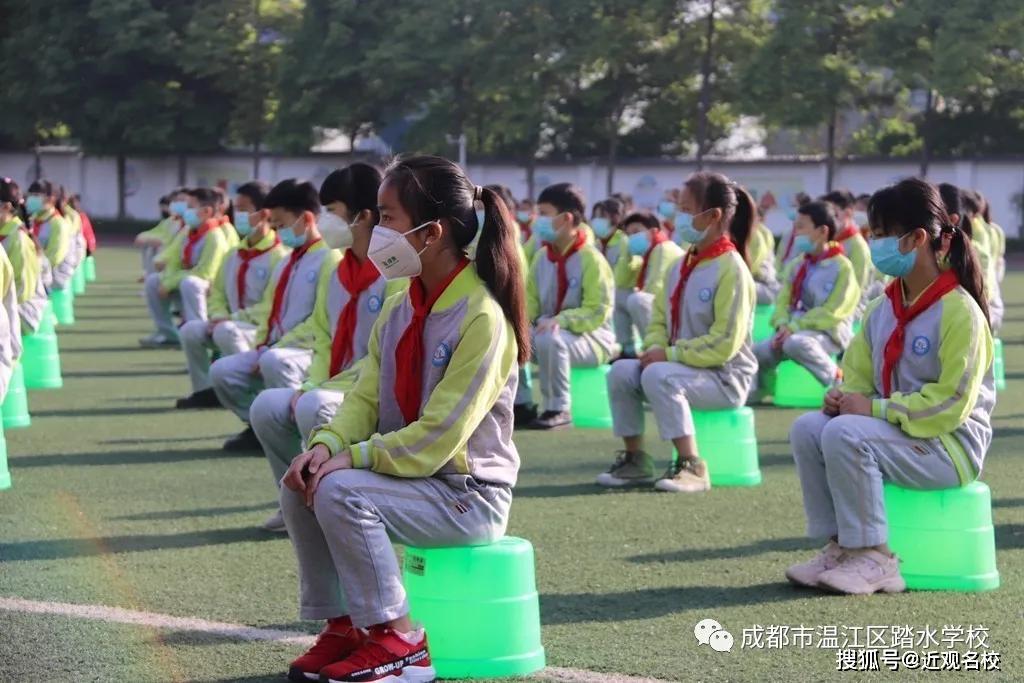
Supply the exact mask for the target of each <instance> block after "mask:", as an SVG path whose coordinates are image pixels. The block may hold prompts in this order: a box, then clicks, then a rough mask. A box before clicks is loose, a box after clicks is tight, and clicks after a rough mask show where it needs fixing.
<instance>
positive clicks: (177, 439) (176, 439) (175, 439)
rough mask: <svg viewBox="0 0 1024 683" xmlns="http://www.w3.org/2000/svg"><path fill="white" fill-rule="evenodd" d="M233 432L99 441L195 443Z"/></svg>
mask: <svg viewBox="0 0 1024 683" xmlns="http://www.w3.org/2000/svg"><path fill="white" fill-rule="evenodd" d="M229 436H231V434H207V435H206V436H169V437H159V436H153V437H143V436H137V437H133V438H128V439H106V440H104V441H100V442H98V443H99V444H100V445H101V446H124V445H136V444H143V443H195V442H197V441H223V440H224V439H226V438H228V437H229Z"/></svg>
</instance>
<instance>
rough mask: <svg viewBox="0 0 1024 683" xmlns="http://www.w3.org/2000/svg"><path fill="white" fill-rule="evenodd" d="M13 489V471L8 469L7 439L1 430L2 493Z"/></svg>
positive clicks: (0, 479) (0, 476)
mask: <svg viewBox="0 0 1024 683" xmlns="http://www.w3.org/2000/svg"><path fill="white" fill-rule="evenodd" d="M9 488H11V471H10V470H9V469H8V468H7V439H5V438H4V433H3V430H0V491H3V490H5V489H9Z"/></svg>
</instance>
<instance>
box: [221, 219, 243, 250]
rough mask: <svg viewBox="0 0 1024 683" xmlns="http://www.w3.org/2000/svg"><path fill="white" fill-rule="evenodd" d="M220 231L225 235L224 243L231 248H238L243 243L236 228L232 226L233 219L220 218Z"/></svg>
mask: <svg viewBox="0 0 1024 683" xmlns="http://www.w3.org/2000/svg"><path fill="white" fill-rule="evenodd" d="M220 229H221V231H223V233H224V241H225V242H227V245H228V247H229V248H234V247H237V246H238V245H239V243H240V242H241V241H242V240H241V238H240V237H239V236H238V231H237V230H235V226H234V225H232V224H231V219H230V218H228V217H227V216H221V217H220Z"/></svg>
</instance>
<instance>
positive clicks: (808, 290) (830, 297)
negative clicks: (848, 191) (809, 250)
mask: <svg viewBox="0 0 1024 683" xmlns="http://www.w3.org/2000/svg"><path fill="white" fill-rule="evenodd" d="M784 278H785V282H784V284H783V286H782V290H781V291H780V292H779V297H778V300H777V301H776V302H775V313H774V314H772V320H771V323H772V327H773V328H775V329H779V328H781V327H786V328H788V329H789V330H790V331H791V332H792V334H791V335H790V336H789V337H788V338H787V339H786V341H785V342H784V343H783V344H782V348H781V349H775V348H773V346H772V340H771V339H768V340H766V341H763V342H761V343H759V344H757V345H755V346H754V354H755V355H756V356H757V361H758V363H759V364H760V366H761V369H762V370H764V369H767V368H773V367H775V366H776V365H778V364H779V363H780V362H781V361H782V360H783V359H785V358H791V359H793V360H795V361H796V362H797V363H800V365H803V366H804V367H805V368H807V369H808V370H809V371H810V372H811V374H812V375H814V376H815V377H816V378H817V379H818V381H819V382H821V383H822V384H823V385H829V384H831V383H832V382H833V381H834V380H835V378H836V370H837V365H836V362H835V360H833V358H832V357H833V356H834V355H836V354H838V353H839V352H840V351H842V350H843V349H844V348H846V346H847V345H848V344H849V343H850V339H851V338H852V336H853V328H852V323H853V315H854V313H855V312H856V310H857V306H858V305H859V303H860V286H859V285H858V284H857V279H856V276H855V275H854V273H853V265H852V264H851V263H850V260H849V259H848V258H846V257H845V256H844V255H843V248H842V247H841V246H839V244H837V243H836V242H829V243H828V244H826V245H825V248H824V251H822V252H821V253H819V254H817V255H812V254H804V256H803V258H801V259H794V260H793V261H791V262H790V265H789V266H787V271H786V274H785V276H784Z"/></svg>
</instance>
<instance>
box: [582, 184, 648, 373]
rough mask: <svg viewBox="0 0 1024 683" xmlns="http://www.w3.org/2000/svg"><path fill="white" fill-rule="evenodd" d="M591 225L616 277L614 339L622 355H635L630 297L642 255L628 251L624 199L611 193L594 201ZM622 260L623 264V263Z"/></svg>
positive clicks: (613, 315) (632, 356) (613, 317)
mask: <svg viewBox="0 0 1024 683" xmlns="http://www.w3.org/2000/svg"><path fill="white" fill-rule="evenodd" d="M590 215H591V218H590V227H591V228H592V229H593V230H594V237H596V238H597V241H596V242H595V243H594V244H595V246H596V247H597V248H598V250H599V251H600V252H601V255H602V256H604V258H605V260H606V261H608V266H609V267H610V268H611V269H612V274H613V276H614V278H615V307H614V309H613V310H612V328H613V329H614V330H615V341H616V343H618V345H619V346H620V347H621V349H622V352H621V353H620V355H619V357H620V358H623V357H624V358H635V357H636V348H635V347H636V343H635V340H634V336H633V321H632V320H631V319H630V317H629V310H628V309H627V307H626V306H627V300H628V299H629V295H630V294H632V292H633V288H634V287H635V286H636V277H637V274H638V273H639V272H640V265H641V259H640V257H639V256H633V255H632V254H630V253H629V238H628V236H627V235H626V233H624V232H623V231H622V219H623V218H624V217H625V216H626V214H625V212H624V211H623V205H622V201H621V200H619V199H616V198H614V197H609V198H608V199H605V200H603V201H600V202H598V203H597V204H594V207H593V209H591V214H590ZM620 264H621V265H620Z"/></svg>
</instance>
